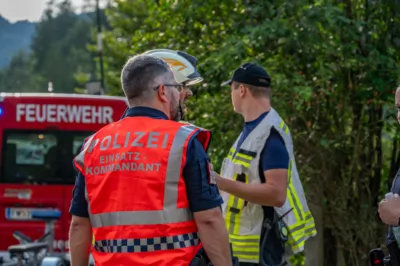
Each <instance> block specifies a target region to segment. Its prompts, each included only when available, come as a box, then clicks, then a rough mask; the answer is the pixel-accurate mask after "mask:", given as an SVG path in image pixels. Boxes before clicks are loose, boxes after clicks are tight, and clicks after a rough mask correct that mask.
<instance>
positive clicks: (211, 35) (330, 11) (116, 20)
mask: <svg viewBox="0 0 400 266" xmlns="http://www.w3.org/2000/svg"><path fill="white" fill-rule="evenodd" d="M107 15H108V19H109V21H110V25H111V27H112V30H111V31H109V32H107V34H106V37H105V48H106V50H105V54H106V66H107V71H106V73H108V75H107V83H108V84H109V85H111V86H112V87H113V91H112V92H113V93H114V94H121V93H122V91H121V89H120V85H119V78H118V77H119V72H120V69H121V66H122V65H123V63H124V62H125V60H126V59H127V58H128V57H129V56H131V55H133V54H136V53H140V52H144V51H146V50H148V49H155V48H171V49H181V50H184V51H187V52H189V53H191V54H194V55H196V56H197V57H198V58H199V63H200V65H199V68H200V71H201V73H203V75H204V77H205V80H206V81H205V83H204V84H203V85H201V86H200V87H198V89H197V90H196V91H195V96H194V99H193V100H192V101H191V104H190V106H189V107H190V110H191V112H190V114H189V118H190V120H191V121H192V122H194V123H195V124H198V125H199V126H202V127H206V128H209V129H211V130H212V131H213V132H214V134H213V142H212V148H211V155H212V160H213V161H214V162H215V164H216V165H217V167H218V166H220V163H221V161H222V158H223V157H224V156H225V155H226V154H227V152H228V149H229V147H230V145H231V144H232V143H233V141H234V139H235V137H236V136H237V134H238V133H239V132H240V129H241V127H242V120H241V118H240V117H239V116H238V115H236V114H234V113H233V110H232V107H231V101H230V93H229V89H228V90H227V89H224V88H221V87H220V86H219V84H220V82H221V81H223V80H225V79H227V78H229V76H230V74H232V70H233V69H235V68H236V67H238V66H239V65H240V64H242V63H244V62H248V61H253V62H257V63H259V64H261V65H263V66H265V67H266V68H267V69H268V71H269V72H270V74H271V76H272V80H273V87H272V91H273V95H272V104H273V106H274V108H275V109H277V110H278V111H279V112H280V113H281V115H282V116H283V117H284V118H286V121H287V123H288V125H289V126H290V128H291V132H292V136H293V137H294V142H295V147H296V148H295V149H296V160H297V165H298V166H299V169H300V174H301V176H302V181H303V184H304V185H305V188H306V194H307V198H308V200H309V202H310V204H311V205H312V211H313V214H314V215H315V217H316V220H317V226H318V233H319V235H318V238H316V240H317V241H316V243H314V244H316V245H314V247H313V249H312V250H311V252H312V253H317V254H320V258H319V259H320V261H319V262H318V263H319V264H318V265H329V266H330V265H337V266H343V265H352V266H358V265H365V263H366V261H367V254H368V251H369V250H370V249H371V248H373V247H375V246H377V245H378V243H383V242H384V231H385V227H384V226H383V225H382V224H381V223H380V221H379V220H378V219H377V217H376V206H377V203H378V202H379V200H380V198H381V197H382V195H383V194H382V193H383V192H384V191H385V190H387V183H388V181H389V182H390V179H391V177H392V176H393V175H394V173H395V171H396V170H397V169H396V168H397V167H398V164H399V162H400V150H399V148H398V147H399V143H398V138H397V137H396V135H395V134H394V132H395V131H396V127H397V125H396V124H395V123H394V122H393V121H392V119H393V118H394V117H393V110H394V106H393V99H392V98H393V91H394V89H395V88H396V85H397V82H398V81H399V80H398V78H399V77H400V68H399V58H400V49H399V48H400V47H399V44H400V41H399V40H400V16H399V15H400V7H399V5H398V4H397V3H396V2H395V1H386V2H382V1H362V2H361V1H356V0H345V1H338V0H323V1H305V0H299V1H282V0H275V1H268V2H267V1H264V2H263V1H251V0H246V1H233V0H224V1H206V2H204V1H167V0H165V1H122V0H116V1H115V3H114V6H113V7H112V8H110V9H109V10H108V11H107ZM388 179H389V180H388ZM360 228H362V230H361V229H360ZM314 241H315V240H314ZM311 243H312V242H311ZM298 264H301V262H298ZM313 265H317V264H313Z"/></svg>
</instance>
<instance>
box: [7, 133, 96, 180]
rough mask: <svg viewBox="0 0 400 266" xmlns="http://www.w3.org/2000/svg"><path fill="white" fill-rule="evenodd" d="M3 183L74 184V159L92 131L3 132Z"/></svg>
mask: <svg viewBox="0 0 400 266" xmlns="http://www.w3.org/2000/svg"><path fill="white" fill-rule="evenodd" d="M3 133H4V134H3V142H2V143H3V148H2V150H3V154H2V156H1V158H2V159H1V165H0V167H1V172H0V183H14V184H50V185H52V184H53V185H56V184H57V185H71V184H74V181H75V176H76V171H75V169H74V168H73V166H72V160H73V158H74V157H75V156H76V155H77V154H78V153H79V151H80V149H81V147H82V144H83V140H84V139H85V138H86V137H88V136H89V135H91V134H92V133H93V132H83V131H57V130H56V131H54V130H51V131H50V130H44V131H25V130H5V131H4V132H3Z"/></svg>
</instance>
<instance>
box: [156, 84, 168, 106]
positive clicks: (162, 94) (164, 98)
mask: <svg viewBox="0 0 400 266" xmlns="http://www.w3.org/2000/svg"><path fill="white" fill-rule="evenodd" d="M157 95H158V98H159V99H160V101H161V102H163V103H165V102H168V98H167V90H166V89H165V86H164V85H160V86H159V87H158V90H157Z"/></svg>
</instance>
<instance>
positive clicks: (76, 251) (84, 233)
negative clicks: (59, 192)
mask: <svg viewBox="0 0 400 266" xmlns="http://www.w3.org/2000/svg"><path fill="white" fill-rule="evenodd" d="M69 212H70V213H71V214H72V221H71V225H70V228H69V250H70V254H71V265H72V266H87V265H88V264H89V255H90V247H91V240H92V226H91V224H90V220H89V213H88V204H87V202H86V198H85V178H84V176H83V175H82V174H81V173H78V176H77V177H76V182H75V187H74V190H73V198H72V202H71V207H70V210H69Z"/></svg>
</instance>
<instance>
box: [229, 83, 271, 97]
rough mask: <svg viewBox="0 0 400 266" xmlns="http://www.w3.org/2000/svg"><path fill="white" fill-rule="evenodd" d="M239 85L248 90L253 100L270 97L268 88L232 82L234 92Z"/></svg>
mask: <svg viewBox="0 0 400 266" xmlns="http://www.w3.org/2000/svg"><path fill="white" fill-rule="evenodd" d="M240 84H242V85H243V86H246V87H247V88H249V91H250V93H251V95H253V96H254V98H260V97H268V98H269V97H270V94H271V89H270V88H269V87H260V86H254V85H249V84H245V83H240V82H236V81H234V82H233V88H234V89H235V90H236V89H238V88H239V86H240Z"/></svg>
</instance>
